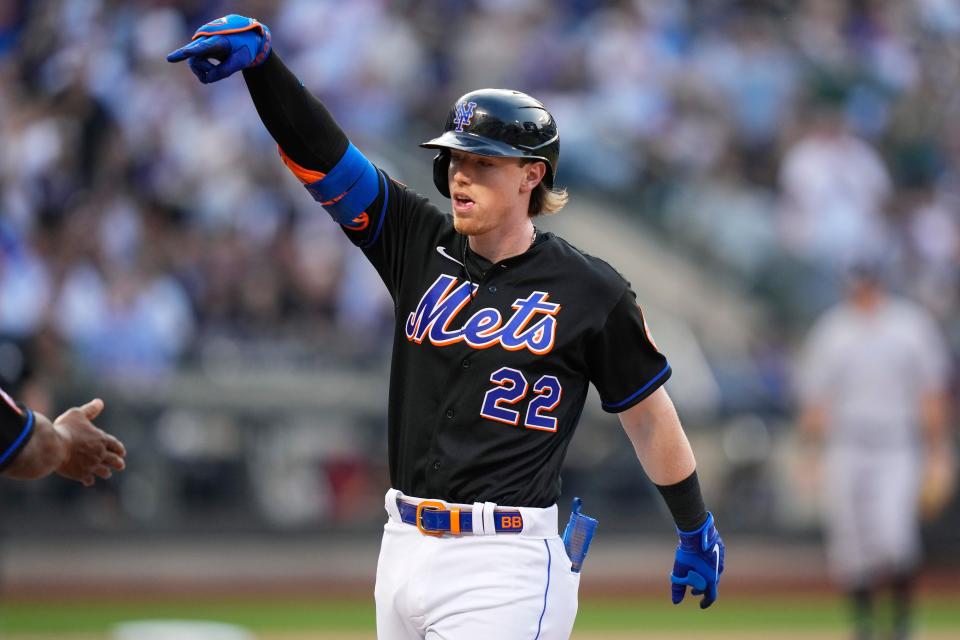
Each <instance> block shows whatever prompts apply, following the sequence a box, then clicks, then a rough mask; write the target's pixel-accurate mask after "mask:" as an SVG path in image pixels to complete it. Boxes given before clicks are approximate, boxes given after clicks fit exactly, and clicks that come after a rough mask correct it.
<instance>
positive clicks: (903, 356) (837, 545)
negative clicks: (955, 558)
mask: <svg viewBox="0 0 960 640" xmlns="http://www.w3.org/2000/svg"><path fill="white" fill-rule="evenodd" d="M948 353H949V351H948V349H947V348H946V346H945V344H944V341H943V339H942V337H941V335H940V333H939V330H938V329H937V327H936V323H935V321H934V320H933V319H932V318H931V316H930V315H929V314H928V313H927V312H926V311H924V310H923V309H922V308H921V307H919V306H918V305H916V304H913V303H911V302H909V301H907V300H903V299H899V298H896V297H894V296H891V295H888V294H887V293H886V292H885V290H884V287H883V284H882V281H881V272H880V265H879V263H877V262H876V261H872V260H870V261H862V262H860V263H858V264H857V265H856V266H855V267H854V268H853V269H852V270H851V272H850V277H849V282H848V292H847V300H845V301H844V302H842V303H841V304H839V305H838V306H836V307H835V308H833V309H830V310H828V311H827V312H826V313H825V314H824V315H823V316H822V317H821V318H820V319H819V320H818V321H817V323H816V324H815V325H814V327H813V329H812V331H811V332H810V336H809V337H808V339H807V343H806V345H805V353H804V354H803V361H802V365H801V370H800V374H801V375H800V379H801V393H802V400H803V404H804V412H803V415H802V417H801V427H802V429H803V430H804V431H803V433H804V435H806V436H807V437H808V438H816V439H818V440H819V439H822V440H823V441H824V443H825V451H824V464H823V470H824V476H823V487H824V503H825V507H826V508H825V512H824V515H825V527H826V534H827V535H826V539H827V540H826V542H827V559H828V562H829V566H830V569H831V570H832V573H833V576H834V578H835V579H836V581H837V582H838V583H839V584H840V585H841V586H842V587H843V588H844V589H845V590H846V591H847V592H848V594H849V598H850V602H851V605H852V610H853V613H854V626H855V630H856V634H857V635H856V637H857V638H858V639H859V640H867V639H868V638H872V637H874V636H873V634H874V631H875V628H874V627H875V625H874V619H875V616H874V614H873V603H874V602H873V601H874V598H875V595H876V591H877V590H878V589H880V588H884V589H890V590H891V592H892V595H893V605H894V607H893V609H894V634H893V636H892V637H894V638H897V639H904V638H907V637H909V634H910V632H911V628H910V627H911V625H910V612H911V590H912V589H911V587H912V582H913V576H914V573H915V571H916V569H917V566H918V563H919V559H920V532H919V514H918V490H919V485H920V477H921V466H922V463H923V461H924V457H925V456H926V460H927V461H928V463H929V462H931V461H933V460H937V459H939V458H942V457H944V456H947V457H948V458H949V459H950V460H952V449H951V447H952V444H951V442H950V440H949V437H948V434H949V429H948V422H947V400H946V397H947V396H946V389H947V377H948V368H949V367H948V361H947V357H948Z"/></svg>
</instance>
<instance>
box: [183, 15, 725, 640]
mask: <svg viewBox="0 0 960 640" xmlns="http://www.w3.org/2000/svg"><path fill="white" fill-rule="evenodd" d="M167 59H168V60H169V61H171V62H178V61H181V60H188V61H189V66H190V69H191V70H192V71H193V73H194V74H195V75H196V76H197V77H198V78H199V79H200V81H201V82H203V83H210V82H216V81H218V80H221V79H223V78H225V77H227V76H229V75H231V74H232V73H234V72H236V71H238V70H243V77H244V79H245V81H246V84H247V87H248V89H249V91H250V95H251V97H252V98H253V103H254V105H255V106H256V109H257V112H258V113H259V115H260V117H261V119H262V120H263V123H264V124H265V125H266V128H267V129H268V130H269V132H270V134H271V135H272V136H273V138H274V139H275V140H276V142H277V144H278V146H279V154H280V157H281V158H282V160H283V162H284V163H285V164H286V166H287V167H289V169H290V170H291V171H292V172H293V174H294V175H295V176H296V177H297V178H298V179H299V180H300V181H301V182H302V183H303V184H304V185H305V186H306V189H307V191H308V192H309V193H310V195H311V196H312V197H313V198H314V199H316V200H317V201H318V202H319V203H320V204H321V205H323V206H324V207H325V208H326V210H327V212H328V213H329V214H330V215H331V216H332V217H333V219H334V220H335V221H336V222H337V223H338V224H340V226H341V227H342V229H343V231H344V233H346V235H347V237H348V238H349V239H350V240H351V242H353V243H354V244H355V245H357V247H359V249H360V250H361V251H363V252H364V254H365V255H366V257H367V258H368V259H369V260H370V262H371V263H372V264H373V266H374V267H375V268H376V270H377V272H378V273H379V274H380V276H381V278H382V279H383V281H384V283H385V284H386V286H387V288H388V290H389V291H390V294H391V296H392V297H393V300H394V303H395V307H396V327H395V332H394V346H393V362H392V373H391V380H390V398H389V410H388V440H389V458H390V460H389V462H390V480H391V484H392V488H391V489H390V490H389V491H388V492H387V495H386V503H385V506H386V510H387V514H388V520H387V523H386V525H385V527H384V535H383V542H382V547H381V551H380V559H379V563H378V567H377V581H376V589H375V596H376V605H377V632H378V636H379V637H380V638H382V639H387V640H390V639H405V638H431V639H440V638H457V639H462V638H468V639H469V638H490V637H498V638H505V639H508V638H524V639H530V638H540V639H548V638H551V639H552V638H567V637H569V635H570V632H571V629H572V627H573V622H574V618H575V616H576V610H577V589H578V584H579V579H580V577H579V573H578V571H577V570H576V569H577V568H578V565H575V564H574V563H572V562H571V559H570V558H569V557H568V555H567V551H566V549H565V546H564V544H563V543H562V542H561V539H560V537H559V536H558V535H557V532H558V529H557V525H558V523H557V505H556V500H557V497H558V496H559V495H560V477H559V474H560V467H561V463H562V462H563V458H564V455H565V454H566V450H567V446H568V445H569V443H570V439H571V437H572V436H573V432H574V429H575V428H576V425H577V421H578V419H579V417H580V413H581V411H582V409H583V405H584V401H585V398H586V395H587V388H588V385H589V384H590V383H591V382H592V383H593V384H594V385H596V387H597V388H598V389H599V391H600V396H601V398H602V399H603V407H604V408H605V409H606V410H607V411H609V412H612V413H617V414H618V415H619V416H620V419H621V422H622V423H623V426H624V428H625V429H626V431H627V434H628V435H629V437H630V439H631V440H632V442H633V444H634V447H635V449H636V451H637V454H638V456H639V458H640V460H641V462H642V463H643V466H644V468H645V469H646V471H647V473H648V475H649V476H650V477H651V478H652V479H653V481H654V482H655V483H657V484H658V485H660V489H661V491H662V493H663V495H664V497H665V499H666V502H667V504H668V505H669V507H670V509H671V511H672V513H673V515H674V517H675V519H676V522H677V526H678V530H679V532H680V535H679V537H680V543H679V545H678V548H677V553H676V557H675V563H674V570H673V574H672V577H671V580H672V582H673V586H672V596H673V601H674V602H680V600H682V598H683V596H684V593H685V590H686V587H687V586H690V587H691V588H692V593H694V594H697V595H700V594H702V595H703V598H702V600H701V607H707V606H709V605H710V604H711V603H712V602H713V601H714V599H715V598H716V596H717V584H718V581H719V577H720V574H721V572H722V571H723V554H724V548H723V543H722V542H721V540H720V536H719V535H718V533H717V530H716V527H715V526H714V521H713V517H712V516H711V515H710V514H709V513H708V512H707V511H706V509H705V508H704V503H703V499H702V497H701V493H700V487H699V484H698V481H697V475H696V472H695V461H694V457H693V453H692V451H691V449H690V445H689V443H688V442H687V439H686V436H685V435H684V432H683V430H682V428H681V426H680V423H679V421H678V419H677V415H676V412H675V411H674V408H673V405H672V403H671V401H670V398H669V397H668V396H667V393H666V391H665V390H664V389H663V386H662V385H663V383H664V382H666V380H667V379H668V378H669V376H670V366H669V365H668V364H667V361H666V359H665V358H664V356H663V355H661V354H660V353H659V352H658V351H657V348H656V347H655V346H654V344H653V341H652V340H651V339H650V336H649V334H648V332H647V329H646V325H645V324H644V320H643V316H642V314H641V312H640V309H639V308H638V306H637V304H636V301H635V297H634V294H633V292H632V291H631V290H630V288H629V285H628V284H627V282H625V281H624V280H623V278H622V277H621V276H620V275H619V274H618V273H617V272H616V271H614V270H613V269H612V268H611V267H610V266H609V265H607V264H606V263H605V262H603V261H602V260H599V259H597V258H594V257H592V256H588V255H585V254H584V253H582V252H580V251H578V250H577V249H576V248H574V247H573V246H571V245H570V244H568V243H567V242H566V241H564V240H563V239H561V238H559V237H557V236H555V235H553V234H551V233H544V232H541V231H539V230H538V229H537V228H536V226H535V225H534V218H535V216H537V215H539V214H542V213H552V212H556V211H558V210H559V209H560V208H561V207H562V206H563V204H564V203H565V201H566V195H565V193H564V192H563V191H559V190H557V189H556V188H555V187H554V176H555V172H556V167H557V160H558V156H559V137H558V133H557V127H556V124H555V122H554V120H553V118H552V117H551V115H550V113H549V112H548V111H547V110H546V108H544V106H543V105H542V104H541V103H540V102H538V101H536V100H534V99H533V98H531V97H529V96H527V95H525V94H523V93H520V92H517V91H506V90H496V89H483V90H480V91H473V92H471V93H468V94H466V95H465V96H463V97H462V98H460V99H459V100H457V101H456V103H455V104H454V106H453V108H452V109H451V110H450V114H449V116H448V118H447V121H446V125H445V127H444V132H443V134H442V135H441V136H440V137H438V138H435V139H433V140H430V141H429V142H426V143H424V144H423V145H422V146H424V147H426V148H429V149H434V150H436V151H437V155H436V158H435V160H434V182H435V183H436V185H437V188H438V189H439V190H440V192H441V193H442V194H443V195H444V196H446V197H449V198H450V199H451V207H452V215H451V213H445V212H443V211H441V210H440V209H439V208H437V207H436V206H435V205H433V204H432V203H431V202H429V201H428V200H427V199H426V198H424V197H422V196H419V195H417V194H416V193H415V192H413V191H412V190H410V189H408V188H407V187H406V186H404V185H403V184H400V183H399V182H397V181H395V180H392V179H391V178H390V177H389V176H387V175H386V173H385V172H384V171H382V170H381V169H379V168H377V167H375V166H374V165H373V164H371V163H370V161H369V160H367V158H366V157H365V156H364V155H363V154H362V153H361V152H360V151H359V150H358V149H357V148H356V147H355V146H354V145H353V144H351V143H350V141H349V140H348V139H347V137H346V136H345V135H344V133H343V131H341V130H340V128H339V127H338V126H337V124H336V123H335V122H334V120H333V118H332V117H331V116H330V114H329V113H328V111H327V110H326V108H324V106H323V105H322V104H321V103H320V102H319V101H318V100H317V99H316V98H315V97H313V96H312V95H311V94H310V93H309V92H308V91H307V90H306V89H305V88H304V86H303V85H302V84H301V82H300V81H299V80H298V79H297V78H296V77H295V76H294V75H293V74H292V73H291V72H290V71H289V70H288V69H287V67H286V66H284V64H283V62H282V61H281V60H280V58H279V57H278V55H277V54H276V53H275V52H272V51H271V42H270V32H269V30H268V29H267V28H266V27H265V26H264V25H262V24H261V23H259V22H258V21H256V20H252V19H250V18H245V17H242V16H236V15H230V16H226V17H224V18H220V19H219V20H214V21H213V22H210V23H208V24H206V25H204V26H203V27H201V28H200V29H198V30H197V32H196V33H195V34H194V37H193V40H192V42H191V43H190V44H188V45H187V46H185V47H183V48H181V49H178V50H177V51H174V52H173V53H171V54H170V55H169V56H168V57H167ZM211 59H213V60H214V61H216V62H212V61H211ZM494 634H496V635H494Z"/></svg>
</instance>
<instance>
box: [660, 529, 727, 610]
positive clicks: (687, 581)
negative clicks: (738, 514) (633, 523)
mask: <svg viewBox="0 0 960 640" xmlns="http://www.w3.org/2000/svg"><path fill="white" fill-rule="evenodd" d="M677 534H678V535H679V536H680V542H679V544H677V552H676V555H675V557H674V561H673V573H672V574H670V582H671V583H673V587H672V597H673V604H679V603H680V601H681V600H683V596H684V594H685V593H686V591H687V585H689V586H690V593H691V594H692V595H695V596H699V595H703V598H702V599H701V600H700V608H701V609H706V608H707V607H709V606H710V605H711V604H713V601H714V600H716V599H717V585H718V584H719V583H720V574H721V573H723V554H724V546H723V540H722V539H721V538H720V534H719V533H718V532H717V528H716V526H714V523H713V514H712V513H708V514H707V521H706V522H704V523H703V525H702V526H701V527H700V528H699V529H697V530H696V531H681V530H680V529H677Z"/></svg>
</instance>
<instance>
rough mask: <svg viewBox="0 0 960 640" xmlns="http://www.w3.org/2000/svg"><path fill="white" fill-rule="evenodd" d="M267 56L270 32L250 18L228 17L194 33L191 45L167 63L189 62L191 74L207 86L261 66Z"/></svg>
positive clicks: (233, 15)
mask: <svg viewBox="0 0 960 640" xmlns="http://www.w3.org/2000/svg"><path fill="white" fill-rule="evenodd" d="M269 53H270V30H269V29H267V27H266V26H265V25H262V24H260V23H259V22H257V21H256V20H254V19H253V18H245V17H244V16H238V15H236V14H230V15H228V16H224V17H222V18H217V19H216V20H214V21H213V22H208V23H207V24H205V25H203V26H202V27H200V28H199V29H197V31H196V33H194V34H193V38H192V42H191V43H190V44H188V45H187V46H185V47H180V48H179V49H177V50H176V51H174V52H173V53H171V54H169V55H168V56H167V62H180V61H181V60H188V59H189V62H188V63H187V64H189V65H190V70H191V71H193V74H194V75H195V76H197V77H198V78H199V79H200V82H202V83H204V84H209V83H211V82H216V81H217V80H222V79H224V78H226V77H227V76H229V75H232V74H234V73H236V72H237V71H240V70H241V69H246V68H247V67H256V66H259V65H261V64H263V61H264V60H266V59H267V54H269ZM210 58H213V59H214V60H217V61H218V62H219V64H214V63H212V62H210V60H209V59H210Z"/></svg>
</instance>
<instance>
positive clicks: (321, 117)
mask: <svg viewBox="0 0 960 640" xmlns="http://www.w3.org/2000/svg"><path fill="white" fill-rule="evenodd" d="M243 78H244V80H246V82H247V89H248V90H249V91H250V97H251V98H253V104H254V105H255V106H256V108H257V113H258V114H260V119H261V120H262V121H263V124H264V125H265V126H266V127H267V131H269V132H270V135H271V136H273V139H274V140H276V141H277V144H278V145H280V148H281V149H283V151H284V153H286V154H287V155H288V156H289V157H290V158H291V159H292V160H293V161H294V162H296V163H297V164H299V165H300V166H301V167H304V168H306V169H312V170H315V171H322V172H323V173H327V172H329V171H330V169H332V168H333V167H334V166H336V164H337V162H339V160H340V158H341V157H343V154H344V152H345V151H346V150H347V144H348V142H349V141H348V140H347V136H346V134H344V133H343V130H342V129H340V127H339V125H337V123H336V121H334V119H333V116H331V115H330V112H329V111H327V108H326V107H324V106H323V104H321V102H320V101H319V100H317V99H316V98H315V97H314V96H313V95H312V94H311V93H310V92H309V91H307V90H306V88H305V87H304V86H303V84H302V83H301V82H300V80H299V79H297V77H296V76H295V75H293V72H291V71H290V69H288V68H287V66H286V65H285V64H283V61H282V60H281V59H280V57H279V56H278V55H277V53H276V52H275V51H273V52H271V53H270V55H268V56H267V59H266V60H265V61H264V63H263V64H262V65H260V66H258V67H252V68H249V69H244V70H243Z"/></svg>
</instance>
